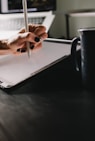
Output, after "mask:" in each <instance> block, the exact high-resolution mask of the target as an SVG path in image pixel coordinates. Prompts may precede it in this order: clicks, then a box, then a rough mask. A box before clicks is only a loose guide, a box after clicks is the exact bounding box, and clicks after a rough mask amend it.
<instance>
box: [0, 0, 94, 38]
mask: <svg viewBox="0 0 95 141" xmlns="http://www.w3.org/2000/svg"><path fill="white" fill-rule="evenodd" d="M27 6H28V14H29V15H28V17H29V22H31V23H39V24H44V25H46V27H47V31H48V33H49V37H51V38H61V39H72V38H73V37H74V36H78V31H77V30H78V29H79V28H85V27H95V0H27ZM72 13H74V14H75V15H71V14H72ZM76 13H77V14H76ZM78 13H80V15H78ZM45 17H47V18H45ZM23 25H24V19H23V7H22V0H16V1H14V0H0V30H19V29H20V27H22V26H23Z"/></svg>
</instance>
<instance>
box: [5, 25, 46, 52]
mask: <svg viewBox="0 0 95 141" xmlns="http://www.w3.org/2000/svg"><path fill="white" fill-rule="evenodd" d="M28 26H29V32H25V28H22V29H21V30H20V31H19V32H18V33H17V34H16V35H14V36H12V37H10V38H9V39H7V40H6V42H5V43H6V44H7V47H6V49H8V51H7V52H9V53H12V54H21V53H23V52H26V51H27V48H26V43H27V42H29V43H30V49H31V50H33V49H36V48H40V47H42V41H43V40H45V39H46V38H47V37H48V34H47V33H46V28H45V26H42V25H36V24H29V25H28Z"/></svg>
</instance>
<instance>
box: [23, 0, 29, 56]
mask: <svg viewBox="0 0 95 141" xmlns="http://www.w3.org/2000/svg"><path fill="white" fill-rule="evenodd" d="M22 1H23V12H24V22H25V31H26V32H28V31H29V29H28V16H27V0H22ZM26 47H27V54H28V57H29V58H30V54H31V51H30V43H29V42H27V44H26Z"/></svg>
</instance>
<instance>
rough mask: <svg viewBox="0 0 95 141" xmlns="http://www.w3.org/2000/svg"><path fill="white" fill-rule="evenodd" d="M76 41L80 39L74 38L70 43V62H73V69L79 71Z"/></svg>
mask: <svg viewBox="0 0 95 141" xmlns="http://www.w3.org/2000/svg"><path fill="white" fill-rule="evenodd" d="M78 41H80V37H75V38H73V40H72V43H71V57H72V62H73V66H74V69H75V70H76V71H80V67H79V63H78V58H77V45H78Z"/></svg>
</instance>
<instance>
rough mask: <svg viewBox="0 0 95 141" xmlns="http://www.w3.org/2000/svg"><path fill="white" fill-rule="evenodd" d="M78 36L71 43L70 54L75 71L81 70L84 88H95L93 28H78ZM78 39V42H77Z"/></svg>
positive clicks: (94, 31)
mask: <svg viewBox="0 0 95 141" xmlns="http://www.w3.org/2000/svg"><path fill="white" fill-rule="evenodd" d="M78 32H79V34H80V37H75V38H74V39H73V40H72V44H71V56H72V58H73V64H74V65H75V66H76V70H77V71H81V78H82V84H83V86H84V87H85V88H87V89H91V90H95V28H86V29H79V30H78ZM79 41H80V42H79ZM78 42H79V43H80V51H81V53H80V55H81V56H80V62H81V65H80V67H79V65H78V61H77V57H76V56H77V55H76V50H77V45H78Z"/></svg>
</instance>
